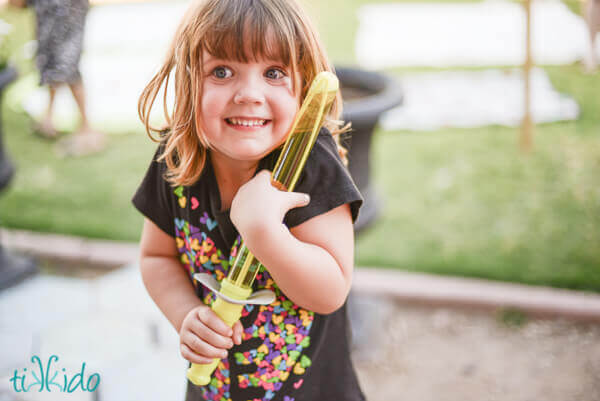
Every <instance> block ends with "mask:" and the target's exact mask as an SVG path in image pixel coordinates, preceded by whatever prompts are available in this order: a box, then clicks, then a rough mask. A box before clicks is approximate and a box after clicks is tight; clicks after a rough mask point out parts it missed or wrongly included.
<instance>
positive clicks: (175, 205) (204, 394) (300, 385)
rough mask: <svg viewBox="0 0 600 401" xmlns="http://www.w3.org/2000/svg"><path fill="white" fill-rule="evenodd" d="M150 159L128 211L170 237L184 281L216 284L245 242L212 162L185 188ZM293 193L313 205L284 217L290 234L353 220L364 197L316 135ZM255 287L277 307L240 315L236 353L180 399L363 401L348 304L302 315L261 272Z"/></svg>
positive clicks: (331, 146) (328, 141)
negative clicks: (346, 212)
mask: <svg viewBox="0 0 600 401" xmlns="http://www.w3.org/2000/svg"><path fill="white" fill-rule="evenodd" d="M159 151H160V149H159ZM159 151H157V155H158V153H159ZM279 152H280V151H279V150H276V151H273V152H272V153H270V154H269V155H268V156H266V157H265V158H263V159H262V160H261V161H260V163H259V167H258V169H257V172H258V171H260V170H262V169H265V168H267V169H269V170H272V168H273V167H274V165H275V162H276V160H277V157H278V156H279ZM209 157H210V156H209ZM155 159H156V155H155V158H154V160H153V161H152V163H151V164H150V167H149V169H148V171H147V173H146V176H145V177H144V180H143V181H142V183H141V185H140V187H139V188H138V190H137V192H136V194H135V195H134V197H133V204H134V205H135V207H136V208H137V209H138V210H139V211H140V212H141V213H142V214H144V215H145V216H146V217H147V218H149V219H150V220H152V221H153V222H154V223H155V224H156V225H157V226H158V227H160V228H161V229H162V230H163V231H164V232H166V233H167V234H169V235H170V236H172V237H174V239H175V241H176V245H177V249H178V251H179V256H180V260H181V263H182V267H183V268H185V269H186V271H187V272H188V273H189V276H190V280H192V279H191V277H192V275H193V274H194V273H199V272H209V273H212V274H213V275H214V276H215V277H216V278H217V280H219V281H220V280H222V279H223V278H224V277H226V276H227V272H228V268H229V266H230V265H231V264H232V263H233V261H234V259H235V256H236V255H237V251H238V248H239V244H240V241H241V238H240V236H239V234H238V232H237V230H236V228H235V226H234V225H233V223H232V222H231V220H230V219H229V211H223V212H221V211H220V208H221V200H220V195H219V189H218V186H217V182H216V178H215V175H214V172H213V168H212V164H211V162H210V160H209V158H207V162H206V164H205V168H204V170H203V172H202V175H201V176H200V178H199V179H198V181H197V182H196V183H195V184H193V185H191V186H189V187H184V186H179V187H172V186H170V185H169V183H168V182H167V181H165V179H164V174H165V172H166V165H165V163H164V162H160V163H159V162H156V161H155ZM295 191H296V192H303V193H308V194H310V197H311V201H310V203H309V205H308V206H305V207H300V208H296V209H292V210H290V211H289V212H288V213H287V214H286V216H285V219H284V223H285V224H286V225H287V227H290V228H291V227H294V226H297V225H299V224H301V223H303V222H304V221H307V220H309V219H310V218H312V217H315V216H317V215H320V214H323V213H325V212H327V211H329V210H331V209H333V208H335V207H338V206H340V205H343V204H346V203H348V204H350V209H351V212H352V219H353V221H355V220H356V217H357V216H358V210H359V208H360V206H361V204H362V198H361V196H360V193H359V192H358V190H357V188H356V186H355V185H354V182H353V181H352V179H351V177H350V175H349V173H348V171H347V169H346V168H345V166H344V165H343V164H342V162H341V160H340V158H339V155H338V152H337V148H336V144H335V142H334V140H333V138H332V137H331V134H330V133H329V132H328V131H326V130H322V131H321V132H320V133H319V136H318V137H317V141H316V143H315V146H314V147H313V150H312V152H311V154H310V156H309V158H308V160H307V162H306V166H305V168H304V170H303V173H302V175H301V176H300V179H299V181H298V184H297V185H296V188H295ZM267 268H268V266H267ZM315 279H318V277H316V278H315ZM192 281H193V280H192ZM194 285H195V288H196V294H197V295H198V297H200V298H201V299H202V300H203V302H204V303H206V304H207V305H211V304H212V302H214V299H215V296H214V294H212V293H211V292H210V291H209V290H207V289H206V288H204V287H203V286H202V285H201V284H198V283H196V282H194ZM254 287H255V290H258V289H262V288H269V289H271V290H273V291H274V292H275V294H276V296H277V298H276V300H275V301H274V302H273V303H272V304H270V305H265V306H261V305H246V306H245V307H244V308H243V310H242V318H241V322H242V325H243V326H244V335H243V341H242V344H241V345H239V346H237V345H236V346H234V347H233V348H232V349H230V350H229V356H228V358H225V359H223V360H222V361H221V362H220V364H219V366H218V367H217V369H216V370H215V373H213V376H212V381H211V383H210V384H209V385H207V386H200V387H197V386H194V385H193V384H191V383H189V382H188V391H187V396H186V399H187V400H190V401H191V400H194V401H196V400H214V401H229V400H234V401H238V400H251V401H255V400H261V401H267V400H277V401H304V400H307V401H308V400H336V401H359V400H364V396H363V395H362V392H361V390H360V388H359V385H358V382H357V380H356V375H355V372H354V368H353V367H352V362H351V360H350V352H349V344H348V338H347V337H348V327H347V325H348V319H347V315H346V305H345V304H344V306H343V307H342V308H340V309H339V310H337V311H336V312H334V313H332V314H329V315H320V314H318V313H314V312H312V311H308V310H306V309H303V308H301V307H299V306H298V305H296V304H294V303H293V302H292V301H291V300H290V299H289V298H287V297H286V296H285V294H284V293H283V292H282V291H281V290H280V289H279V288H278V287H277V284H276V283H274V282H273V280H272V279H271V276H270V275H269V272H268V271H267V270H264V269H263V270H262V271H260V272H259V273H258V275H257V277H256V280H255V284H254ZM324 296H326V295H325V294H324Z"/></svg>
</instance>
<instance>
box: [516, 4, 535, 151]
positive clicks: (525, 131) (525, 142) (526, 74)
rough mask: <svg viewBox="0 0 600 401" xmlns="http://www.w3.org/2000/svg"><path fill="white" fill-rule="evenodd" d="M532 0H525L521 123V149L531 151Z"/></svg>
mask: <svg viewBox="0 0 600 401" xmlns="http://www.w3.org/2000/svg"><path fill="white" fill-rule="evenodd" d="M531 1H532V0H525V15H526V17H525V18H526V21H527V34H526V39H525V65H524V66H523V79H524V82H525V85H524V90H525V93H524V95H525V96H524V113H523V122H522V125H521V138H520V141H519V142H520V145H521V150H523V151H524V152H529V151H530V150H531V148H532V146H533V119H532V118H531V68H532V66H533V58H532V55H531Z"/></svg>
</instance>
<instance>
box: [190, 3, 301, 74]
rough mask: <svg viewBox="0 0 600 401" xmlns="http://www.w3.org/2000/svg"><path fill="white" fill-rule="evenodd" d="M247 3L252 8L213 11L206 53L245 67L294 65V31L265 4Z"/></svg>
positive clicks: (205, 38)
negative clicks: (264, 63)
mask: <svg viewBox="0 0 600 401" xmlns="http://www.w3.org/2000/svg"><path fill="white" fill-rule="evenodd" d="M247 2H249V3H253V4H252V5H253V6H252V7H247V6H245V7H241V6H239V7H229V8H228V9H223V10H214V11H215V13H213V15H212V17H213V18H214V19H213V24H212V27H211V29H207V30H206V33H205V36H204V38H203V40H202V42H203V46H204V49H205V50H206V51H207V52H208V53H210V54H211V55H212V56H214V57H217V58H220V59H223V60H231V61H237V62H244V63H247V62H252V61H259V60H274V61H278V62H281V63H283V64H284V65H285V66H291V65H293V64H295V62H296V61H297V60H296V53H297V52H298V51H297V49H296V41H295V33H294V30H293V28H291V27H290V26H289V24H285V23H281V22H282V20H284V19H283V18H282V16H281V15H274V14H273V12H272V11H273V10H271V9H268V8H266V7H264V5H263V4H262V2H259V1H253V0H248V1H247ZM239 3H244V2H239ZM239 3H238V4H239ZM219 11H223V12H220V13H219ZM215 14H216V15H215ZM278 21H279V22H280V23H276V22H278Z"/></svg>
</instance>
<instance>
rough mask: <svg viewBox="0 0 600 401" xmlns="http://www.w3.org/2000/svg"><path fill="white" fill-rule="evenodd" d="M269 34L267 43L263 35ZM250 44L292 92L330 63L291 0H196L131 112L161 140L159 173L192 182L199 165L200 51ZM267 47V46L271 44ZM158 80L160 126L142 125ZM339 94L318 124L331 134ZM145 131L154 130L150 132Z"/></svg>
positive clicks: (237, 50)
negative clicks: (275, 63)
mask: <svg viewBox="0 0 600 401" xmlns="http://www.w3.org/2000/svg"><path fill="white" fill-rule="evenodd" d="M268 34H270V35H273V36H272V37H274V38H275V40H274V42H275V43H274V46H271V44H270V43H268V42H269V41H265V38H266V37H267V35H268ZM244 44H246V46H247V47H249V48H250V49H252V50H253V53H252V56H251V57H255V58H272V59H280V60H281V61H282V62H283V63H285V64H286V65H288V66H289V67H290V69H291V70H292V76H293V77H298V76H299V77H300V79H299V80H293V89H294V91H297V90H300V100H301V101H302V100H304V96H305V95H306V92H307V90H308V87H309V86H310V83H311V82H312V80H313V78H314V77H315V76H316V75H317V74H318V73H319V72H321V71H332V72H333V67H332V66H331V65H330V64H329V62H328V60H327V56H326V53H325V50H324V48H323V46H322V44H321V42H320V40H319V38H318V36H317V33H316V29H315V28H314V27H313V25H312V23H311V22H310V21H309V19H308V17H307V16H306V15H305V14H304V12H303V11H302V9H301V8H300V6H299V5H298V3H297V2H296V1H295V0H196V1H194V2H193V4H192V6H191V7H190V9H188V11H187V12H186V14H185V16H184V18H183V20H182V21H181V23H180V25H179V27H178V29H177V32H176V34H175V37H174V39H173V41H172V43H171V46H170V48H169V51H168V53H167V56H166V59H165V61H164V63H163V64H162V66H161V68H160V70H159V71H158V72H157V73H156V74H155V75H154V77H153V78H152V80H151V81H150V82H149V83H148V85H147V86H146V87H145V88H144V90H143V92H142V94H141V96H140V99H139V102H138V114H139V116H140V119H141V120H142V122H143V123H144V126H145V127H146V132H147V134H148V136H149V137H150V138H151V139H152V140H153V141H155V142H163V143H164V150H163V152H162V154H161V155H160V157H159V160H165V161H166V164H167V175H166V178H167V179H168V181H169V182H170V183H171V184H173V185H191V184H193V183H194V182H195V181H196V180H197V179H198V177H199V176H200V174H201V173H202V170H203V168H204V164H205V162H206V155H207V149H208V147H209V146H208V142H207V141H206V139H205V137H204V135H203V133H202V130H201V122H200V121H199V113H197V110H196V108H197V107H198V105H200V100H201V96H202V93H201V88H202V76H203V74H202V52H203V50H206V51H207V52H208V53H210V54H211V55H213V56H215V57H217V58H222V59H226V60H234V61H241V62H247V61H248V59H249V55H247V54H245V51H244V49H246V48H247V47H244ZM273 47H275V48H273ZM173 70H175V72H174V75H175V76H174V80H175V82H174V84H175V85H174V86H175V103H174V106H173V111H172V114H170V113H169V110H168V109H167V102H166V100H167V86H168V84H169V79H170V78H171V72H172V71H173ZM163 85H164V93H163V113H164V116H165V119H166V127H162V128H155V127H152V126H151V125H150V122H149V120H150V113H151V111H152V107H153V105H154V102H155V100H156V97H157V96H158V94H159V92H160V89H161V87H162V86H163ZM341 105H342V102H341V96H340V95H339V94H338V96H337V99H336V102H335V103H334V105H333V107H332V109H331V112H330V113H329V115H328V116H327V118H326V123H325V126H326V127H327V128H329V130H330V131H331V132H332V134H334V135H335V139H336V143H338V149H339V150H340V155H341V156H342V158H343V159H344V160H345V150H344V149H343V148H342V147H341V146H340V145H339V140H338V137H337V134H339V133H341V132H343V131H345V129H346V128H347V127H344V128H340V127H341V125H342V122H341V121H338V120H339V116H340V114H341ZM152 133H156V134H159V137H158V138H155V137H154V136H153V134H152Z"/></svg>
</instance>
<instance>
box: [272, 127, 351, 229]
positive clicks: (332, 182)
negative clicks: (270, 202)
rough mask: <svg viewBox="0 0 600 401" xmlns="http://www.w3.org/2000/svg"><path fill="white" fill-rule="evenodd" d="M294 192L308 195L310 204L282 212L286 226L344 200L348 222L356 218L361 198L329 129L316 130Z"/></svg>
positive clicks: (323, 211)
mask: <svg viewBox="0 0 600 401" xmlns="http://www.w3.org/2000/svg"><path fill="white" fill-rule="evenodd" d="M294 192H302V193H307V194H309V195H310V203H309V204H308V205H307V206H304V207H299V208H295V209H292V210H290V211H289V212H288V213H287V214H286V216H285V218H284V223H285V224H286V226H288V228H291V227H294V226H297V225H300V224H302V223H303V222H305V221H307V220H309V219H311V218H313V217H315V216H318V215H320V214H323V213H326V212H328V211H330V210H332V209H335V208H336V207H338V206H341V205H343V204H346V203H348V204H349V205H350V211H351V213H352V222H355V221H356V219H357V217H358V211H359V209H360V206H361V205H362V203H363V199H362V197H361V195H360V192H359V191H358V189H357V188H356V185H355V184H354V181H353V180H352V177H351V176H350V173H349V172H348V169H347V168H346V166H344V164H343V163H342V160H341V159H340V156H339V154H338V150H337V145H336V143H335V141H334V139H333V137H332V136H331V134H330V133H329V131H327V130H325V129H323V130H321V132H320V133H319V136H318V137H317V141H316V142H315V145H314V146H313V149H312V151H311V153H310V155H309V156H308V160H307V161H306V165H305V166H304V170H303V172H302V174H301V175H300V179H299V180H298V184H297V185H296V188H295V189H294Z"/></svg>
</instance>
